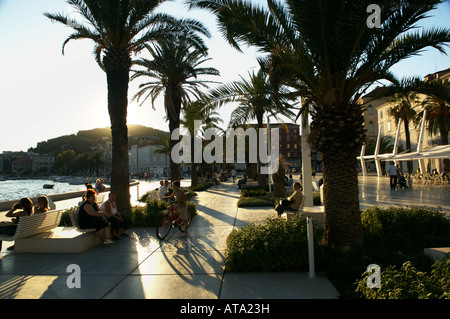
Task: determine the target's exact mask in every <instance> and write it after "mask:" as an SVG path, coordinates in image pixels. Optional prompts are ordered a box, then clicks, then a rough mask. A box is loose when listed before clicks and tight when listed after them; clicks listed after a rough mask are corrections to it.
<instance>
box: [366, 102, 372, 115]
mask: <svg viewBox="0 0 450 319" xmlns="http://www.w3.org/2000/svg"><path fill="white" fill-rule="evenodd" d="M367 112H368V113H369V114H370V115H373V106H372V104H370V105H369V106H368V107H367Z"/></svg>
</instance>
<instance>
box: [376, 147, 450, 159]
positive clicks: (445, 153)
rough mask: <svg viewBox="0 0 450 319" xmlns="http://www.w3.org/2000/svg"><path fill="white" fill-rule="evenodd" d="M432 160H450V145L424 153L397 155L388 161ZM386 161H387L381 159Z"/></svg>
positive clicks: (424, 151)
mask: <svg viewBox="0 0 450 319" xmlns="http://www.w3.org/2000/svg"><path fill="white" fill-rule="evenodd" d="M431 158H443V159H444V158H450V145H439V146H434V147H432V148H429V149H427V150H423V151H422V152H412V153H404V154H397V155H395V156H392V157H391V158H389V159H388V160H390V161H412V160H422V159H431ZM381 160H384V161H386V160H387V159H381Z"/></svg>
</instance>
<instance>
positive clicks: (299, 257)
mask: <svg viewBox="0 0 450 319" xmlns="http://www.w3.org/2000/svg"><path fill="white" fill-rule="evenodd" d="M306 232H307V226H306V221H305V220H304V219H302V218H301V217H300V216H297V217H294V218H293V219H292V220H289V221H285V220H284V219H281V218H277V219H270V218H269V219H267V224H266V225H255V224H250V225H247V226H244V227H243V228H241V229H238V230H236V229H235V230H233V231H232V232H231V233H230V235H229V236H228V238H227V252H226V254H225V257H226V260H225V267H226V270H227V271H231V272H251V271H261V272H266V271H307V270H308V239H307V235H306ZM316 233H317V232H316ZM318 241H319V239H318V237H316V243H317V242H318Z"/></svg>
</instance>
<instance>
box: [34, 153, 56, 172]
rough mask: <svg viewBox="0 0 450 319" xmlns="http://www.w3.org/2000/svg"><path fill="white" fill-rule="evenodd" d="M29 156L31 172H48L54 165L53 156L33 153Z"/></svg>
mask: <svg viewBox="0 0 450 319" xmlns="http://www.w3.org/2000/svg"><path fill="white" fill-rule="evenodd" d="M30 157H31V170H32V172H33V173H50V172H51V171H52V170H53V166H54V165H55V156H54V155H49V154H43V155H41V154H33V155H31V156H30Z"/></svg>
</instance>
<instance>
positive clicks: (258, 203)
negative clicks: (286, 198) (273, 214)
mask: <svg viewBox="0 0 450 319" xmlns="http://www.w3.org/2000/svg"><path fill="white" fill-rule="evenodd" d="M274 201H275V199H274V198H273V197H271V196H257V197H241V198H239V200H238V202H237V206H238V207H267V206H268V207H274Z"/></svg>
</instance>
